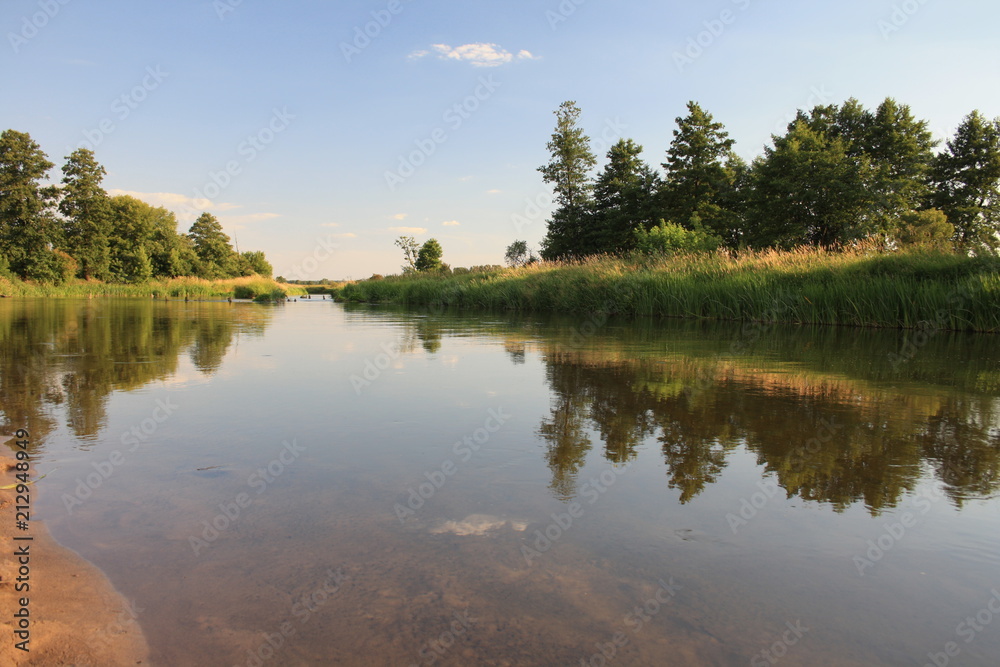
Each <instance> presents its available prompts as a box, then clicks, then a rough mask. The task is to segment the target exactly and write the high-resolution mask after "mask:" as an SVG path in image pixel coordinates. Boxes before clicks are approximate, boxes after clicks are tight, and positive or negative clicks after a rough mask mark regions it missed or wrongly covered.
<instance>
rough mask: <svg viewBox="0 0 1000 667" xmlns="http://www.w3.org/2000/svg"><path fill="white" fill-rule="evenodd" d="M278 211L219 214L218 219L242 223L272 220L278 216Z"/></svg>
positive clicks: (279, 215)
mask: <svg viewBox="0 0 1000 667" xmlns="http://www.w3.org/2000/svg"><path fill="white" fill-rule="evenodd" d="M280 217H281V214H279V213H251V214H249V215H226V216H220V218H219V219H220V220H221V221H223V222H227V223H232V224H237V225H238V224H243V223H249V222H262V221H264V220H274V219H275V218H280Z"/></svg>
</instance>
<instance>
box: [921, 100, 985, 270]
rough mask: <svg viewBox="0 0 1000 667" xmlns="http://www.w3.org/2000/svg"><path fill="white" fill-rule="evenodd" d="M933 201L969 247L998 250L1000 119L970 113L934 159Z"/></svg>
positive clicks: (960, 241) (958, 238) (964, 244)
mask: <svg viewBox="0 0 1000 667" xmlns="http://www.w3.org/2000/svg"><path fill="white" fill-rule="evenodd" d="M932 180H933V183H934V185H935V187H936V193H935V195H934V196H933V200H934V203H935V204H936V205H937V207H938V208H940V209H941V210H942V211H944V213H945V215H947V216H948V222H950V223H951V224H952V225H954V227H955V241H956V242H957V243H958V244H960V245H961V246H963V247H965V248H969V249H989V250H992V251H996V250H997V249H998V248H1000V238H998V234H1000V119H997V120H992V121H991V120H987V119H986V118H985V117H984V116H983V115H982V114H981V113H979V112H978V111H973V112H972V113H971V114H969V115H968V116H967V117H966V118H965V120H963V121H962V124H961V125H959V127H958V130H956V132H955V137H954V138H953V139H951V140H950V141H948V144H947V147H946V148H945V150H944V151H942V152H941V153H940V154H939V155H938V156H937V158H936V159H935V161H934V168H933V177H932Z"/></svg>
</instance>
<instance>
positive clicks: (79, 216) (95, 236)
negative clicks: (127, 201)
mask: <svg viewBox="0 0 1000 667" xmlns="http://www.w3.org/2000/svg"><path fill="white" fill-rule="evenodd" d="M62 172H63V180H62V182H63V187H62V201H61V202H60V203H59V212H60V213H62V214H63V216H64V217H65V220H64V222H63V238H64V240H65V244H66V250H67V251H68V252H69V254H70V255H71V256H72V257H73V258H74V259H75V260H76V261H77V263H78V264H79V276H80V277H81V278H84V279H88V278H96V279H97V280H107V279H108V278H109V277H110V263H111V256H110V249H109V236H110V232H111V207H110V202H109V200H108V193H107V192H105V191H104V188H102V187H101V181H102V180H103V179H104V175H105V174H106V173H107V172H106V171H105V170H104V167H102V166H101V165H100V164H98V163H97V160H95V159H94V152H93V151H91V150H88V149H86V148H78V149H77V150H75V151H73V152H72V153H70V155H69V156H67V158H66V164H65V165H63V168H62Z"/></svg>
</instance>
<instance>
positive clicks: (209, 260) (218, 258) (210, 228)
mask: <svg viewBox="0 0 1000 667" xmlns="http://www.w3.org/2000/svg"><path fill="white" fill-rule="evenodd" d="M188 238H190V239H191V241H192V242H193V243H194V249H195V252H196V253H197V255H198V259H199V261H200V262H201V268H200V275H201V277H202V278H208V279H209V280H215V279H218V278H230V277H232V276H233V275H234V274H235V273H236V251H234V250H233V247H232V246H231V245H230V244H229V237H228V236H227V235H226V234H225V232H223V231H222V225H221V224H220V223H219V220H218V219H217V218H216V217H215V216H214V215H212V214H211V213H202V214H201V215H200V216H198V219H197V220H195V221H194V224H193V225H191V229H190V230H189V231H188Z"/></svg>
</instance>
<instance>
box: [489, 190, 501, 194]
mask: <svg viewBox="0 0 1000 667" xmlns="http://www.w3.org/2000/svg"><path fill="white" fill-rule="evenodd" d="M501 192H503V190H487V191H486V194H488V195H498V194H500V193H501Z"/></svg>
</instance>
